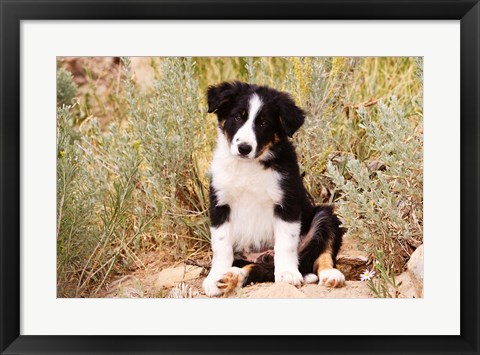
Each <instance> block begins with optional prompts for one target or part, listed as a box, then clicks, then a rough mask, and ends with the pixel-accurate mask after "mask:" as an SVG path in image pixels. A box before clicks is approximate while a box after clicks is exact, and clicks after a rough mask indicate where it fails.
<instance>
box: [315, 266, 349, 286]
mask: <svg viewBox="0 0 480 355" xmlns="http://www.w3.org/2000/svg"><path fill="white" fill-rule="evenodd" d="M318 278H319V279H320V281H319V284H320V285H324V286H327V287H342V286H345V276H344V275H343V274H342V272H341V271H340V270H338V269H325V270H322V271H320V274H319V275H318Z"/></svg>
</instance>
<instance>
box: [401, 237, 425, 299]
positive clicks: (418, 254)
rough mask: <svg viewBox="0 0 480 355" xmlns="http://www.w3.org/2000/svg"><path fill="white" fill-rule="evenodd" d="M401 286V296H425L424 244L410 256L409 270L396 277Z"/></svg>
mask: <svg viewBox="0 0 480 355" xmlns="http://www.w3.org/2000/svg"><path fill="white" fill-rule="evenodd" d="M396 281H397V283H400V282H401V283H402V284H401V285H400V286H399V288H398V289H399V291H400V297H404V298H422V297H423V244H422V245H421V246H420V247H418V248H417V250H415V251H414V252H413V254H412V255H411V256H410V260H409V261H408V263H407V270H406V271H405V272H403V273H401V274H400V275H398V276H397V277H396Z"/></svg>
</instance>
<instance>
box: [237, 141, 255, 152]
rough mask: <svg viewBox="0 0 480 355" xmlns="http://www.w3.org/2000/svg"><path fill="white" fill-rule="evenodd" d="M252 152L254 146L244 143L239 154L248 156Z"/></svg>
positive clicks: (239, 148) (239, 147)
mask: <svg viewBox="0 0 480 355" xmlns="http://www.w3.org/2000/svg"><path fill="white" fill-rule="evenodd" d="M251 151H252V146H251V145H249V144H245V143H242V144H239V145H238V152H239V153H240V154H242V155H248V153H250V152H251Z"/></svg>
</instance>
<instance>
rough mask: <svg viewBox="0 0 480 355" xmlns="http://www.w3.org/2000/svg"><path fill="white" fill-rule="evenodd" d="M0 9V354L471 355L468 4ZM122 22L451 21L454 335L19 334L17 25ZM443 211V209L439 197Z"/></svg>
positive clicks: (477, 9)
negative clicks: (456, 265) (455, 125)
mask: <svg viewBox="0 0 480 355" xmlns="http://www.w3.org/2000/svg"><path fill="white" fill-rule="evenodd" d="M0 11H1V42H0V53H1V80H0V81H1V86H0V90H1V92H0V96H1V100H0V105H1V107H0V109H1V111H0V112H1V119H0V157H1V170H0V197H1V199H0V200H1V205H0V208H1V210H0V212H1V213H0V251H1V264H0V288H1V302H0V318H1V320H0V326H1V329H0V351H1V353H2V354H40V353H42V354H53V353H62V354H63V353H64V354H94V353H95V354H106V353H112V354H130V353H132V354H133V353H135V354H147V353H148V354H154V353H159V354H187V353H188V354H189V353H192V354H193V353H205V354H217V353H229V354H247V353H249V354H256V353H258V354H267V353H271V354H284V353H318V354H327V353H334V354H350V353H351V354H359V353H363V354H380V353H382V354H383V353H397V354H399V353H401V354H404V353H405V354H407V353H412V354H413V353H415V354H420V353H421V354H424V353H432V354H479V351H480V350H479V349H480V346H479V345H480V337H479V334H480V330H479V329H480V328H479V309H480V307H479V287H480V278H479V265H480V264H479V256H480V252H479V242H478V238H479V225H480V222H479V221H480V218H479V215H478V201H479V181H480V176H479V165H478V158H479V145H478V141H479V137H480V131H479V118H480V115H479V106H480V104H479V102H480V92H479V85H480V72H479V65H480V5H479V3H478V0H327V1H323V0H297V1H295V0H277V1H270V0H259V1H250V0H232V1H222V0H198V1H195V0H176V1H174V0H142V1H134V0H124V1H119V2H116V3H115V2H114V1H107V0H99V1H88V0H83V1H82V0H74V1H69V0H63V1H58V0H36V1H35V0H26V1H15V0H0ZM128 19H130V20H149V19H210V20H217V19H222V20H238V19H251V20H253V19H272V20H273V19H296V20H307V19H328V20H331V19H339V20H342V19H349V20H400V19H401V20H449V19H453V20H460V21H461V53H460V54H461V191H460V193H461V211H460V212H461V290H460V291H461V335H459V336H375V335H372V336H341V337H340V336H248V337H247V336H210V337H205V336H24V335H20V233H21V229H20V208H21V205H20V193H21V191H20V177H21V172H20V159H21V155H20V151H21V148H20V146H21V141H20V23H21V21H22V20H128ZM446 204H447V205H448V197H446ZM446 208H448V207H446ZM439 223H441V222H439ZM446 282H447V283H448V281H446ZM446 306H448V305H446ZM439 314H441V310H440V309H439ZM197 321H198V320H197Z"/></svg>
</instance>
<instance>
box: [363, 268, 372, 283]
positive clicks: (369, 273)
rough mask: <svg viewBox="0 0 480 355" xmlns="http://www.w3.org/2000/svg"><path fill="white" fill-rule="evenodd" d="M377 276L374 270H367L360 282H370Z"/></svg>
mask: <svg viewBox="0 0 480 355" xmlns="http://www.w3.org/2000/svg"><path fill="white" fill-rule="evenodd" d="M374 276H375V271H374V270H368V269H367V270H365V272H364V273H363V274H361V275H360V281H368V280H370V279H371V278H372V277H374Z"/></svg>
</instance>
